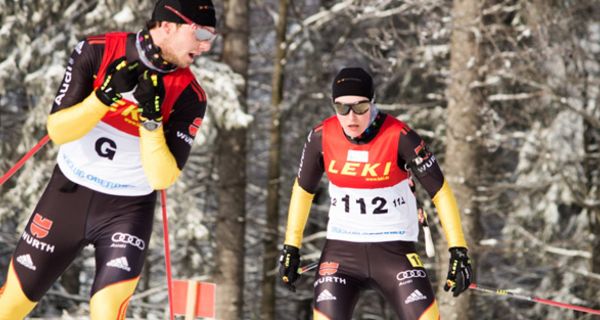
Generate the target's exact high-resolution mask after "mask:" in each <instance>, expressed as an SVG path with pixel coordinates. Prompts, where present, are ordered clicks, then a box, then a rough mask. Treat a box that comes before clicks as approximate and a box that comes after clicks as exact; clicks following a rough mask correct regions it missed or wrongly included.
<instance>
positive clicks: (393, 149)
mask: <svg viewBox="0 0 600 320" xmlns="http://www.w3.org/2000/svg"><path fill="white" fill-rule="evenodd" d="M373 96H374V88H373V81H372V78H371V76H370V75H369V74H368V73H367V72H366V71H365V70H363V69H361V68H344V69H342V70H341V71H340V72H339V73H338V74H337V75H336V77H335V79H334V81H333V84H332V97H333V108H334V110H335V113H336V114H335V115H334V116H332V117H330V118H328V119H326V120H325V121H323V122H322V123H321V124H319V125H318V126H316V127H315V128H314V129H313V130H312V131H311V132H310V133H309V135H308V139H307V141H306V143H305V145H304V150H303V152H302V159H301V160H300V167H299V170H298V175H297V178H296V181H295V182H294V186H293V190H292V197H291V200H290V206H289V212H288V221H287V228H286V234H285V240H284V245H283V249H282V251H281V255H280V258H279V261H280V268H279V273H280V277H281V280H282V282H283V283H284V285H285V286H286V287H287V288H289V289H291V290H295V287H294V282H295V281H296V280H297V279H298V276H299V275H298V267H299V265H300V248H301V244H302V238H303V232H304V228H305V225H306V222H307V219H308V215H309V211H310V207H311V203H312V199H313V197H314V194H315V192H316V189H317V186H318V184H319V181H320V179H321V177H322V175H323V173H326V174H327V177H328V179H329V195H330V199H331V203H330V209H329V221H328V225H327V236H326V238H327V239H326V241H325V244H324V247H323V250H322V253H321V257H320V260H319V267H318V269H317V271H316V279H315V282H314V296H313V306H314V309H313V310H314V311H313V318H314V319H315V320H324V319H351V318H352V312H353V309H354V306H355V305H356V302H357V300H358V297H359V294H360V292H361V291H362V290H364V289H366V288H372V289H375V290H377V291H378V292H380V293H381V294H382V295H383V296H384V297H385V299H386V300H387V301H388V303H389V304H390V305H391V306H392V308H393V309H394V310H395V312H396V314H397V316H398V318H400V319H406V320H409V319H410V320H417V319H420V320H437V319H439V311H438V307H437V302H436V300H435V297H434V291H433V290H432V288H431V284H430V282H429V276H428V275H427V272H426V270H425V268H424V266H423V264H422V262H421V260H420V259H419V256H418V254H417V253H416V250H415V242H416V241H417V240H418V234H419V224H418V218H417V217H418V216H417V204H416V199H415V196H414V195H413V192H412V190H411V187H410V184H409V181H410V175H411V174H412V175H414V176H415V177H416V179H417V180H419V182H420V183H421V185H422V186H423V187H424V188H425V189H426V190H427V192H428V193H429V195H430V196H431V198H432V200H433V203H434V204H435V206H436V209H437V211H438V214H439V217H440V221H441V223H442V227H443V229H444V231H445V235H446V239H447V241H448V245H449V253H450V265H449V270H448V276H447V280H446V285H445V287H444V289H445V290H446V291H448V290H451V291H452V292H453V295H454V296H458V295H459V294H460V293H461V292H463V291H465V290H466V289H467V288H468V287H469V284H470V282H471V280H472V276H473V275H472V270H471V264H470V260H469V257H468V255H467V244H466V241H465V238H464V235H463V231H462V226H461V222H460V214H459V211H458V208H457V205H456V200H455V198H454V195H453V193H452V190H451V189H450V186H449V185H448V183H447V181H446V180H445V179H444V176H443V174H442V171H441V169H440V167H439V165H438V162H437V161H436V158H435V156H434V155H433V153H432V152H431V151H430V150H429V149H428V148H427V146H426V145H425V143H424V141H423V140H422V139H421V137H420V136H419V135H418V134H417V133H416V132H415V131H414V130H412V129H411V128H410V127H408V126H407V125H406V124H405V123H403V122H402V121H399V120H397V119H395V118H394V117H392V116H390V115H388V114H386V113H383V112H381V111H379V110H378V109H377V106H376V105H375V104H374V103H373Z"/></svg>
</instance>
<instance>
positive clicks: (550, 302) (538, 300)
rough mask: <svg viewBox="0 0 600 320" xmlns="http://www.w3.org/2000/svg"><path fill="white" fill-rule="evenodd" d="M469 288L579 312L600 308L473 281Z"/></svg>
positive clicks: (598, 311) (593, 311)
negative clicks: (496, 287) (487, 286)
mask: <svg viewBox="0 0 600 320" xmlns="http://www.w3.org/2000/svg"><path fill="white" fill-rule="evenodd" d="M469 289H473V290H476V291H480V292H485V293H489V294H493V295H497V296H507V297H511V298H515V299H519V300H526V301H531V302H536V303H541V304H545V305H549V306H553V307H557V308H563V309H570V310H575V311H579V312H585V313H590V314H597V315H600V310H596V309H591V308H587V307H582V306H576V305H572V304H568V303H563V302H558V301H553V300H548V299H542V298H537V297H532V296H526V295H522V294H518V293H514V292H512V291H509V290H501V289H494V288H486V287H481V286H479V285H478V284H475V283H471V285H470V286H469Z"/></svg>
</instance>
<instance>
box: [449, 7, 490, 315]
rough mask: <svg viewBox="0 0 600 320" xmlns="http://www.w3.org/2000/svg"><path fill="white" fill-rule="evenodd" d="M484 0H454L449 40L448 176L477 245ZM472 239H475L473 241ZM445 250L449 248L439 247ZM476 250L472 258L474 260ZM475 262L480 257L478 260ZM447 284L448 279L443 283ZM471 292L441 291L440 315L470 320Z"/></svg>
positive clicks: (464, 220) (469, 234)
mask: <svg viewBox="0 0 600 320" xmlns="http://www.w3.org/2000/svg"><path fill="white" fill-rule="evenodd" d="M480 11H481V3H480V1H478V0H455V1H454V6H453V8H452V22H453V29H452V36H451V40H450V83H449V86H448V110H447V111H448V118H447V121H446V122H447V133H446V161H445V166H444V169H445V170H444V171H445V174H446V179H447V180H448V183H449V184H450V186H451V187H452V188H453V189H454V193H455V194H456V200H457V202H458V206H459V208H460V209H461V212H462V224H463V229H464V231H465V235H466V236H467V239H468V241H467V243H469V244H470V245H471V249H473V245H474V242H473V240H477V237H476V236H475V232H476V230H477V219H478V209H477V205H476V203H475V202H474V198H475V196H476V186H477V180H478V169H479V155H478V147H477V136H476V135H477V130H478V128H479V126H480V123H481V120H480V115H479V108H480V106H481V105H482V102H483V98H482V96H481V94H480V93H479V92H478V90H476V89H473V88H472V86H471V85H472V83H473V82H475V81H477V80H478V78H479V76H478V65H480V64H481V57H480V53H479V43H478V39H477V37H476V36H475V34H474V32H476V30H477V28H479V18H480ZM469 240H470V241H469ZM440 252H446V248H444V249H443V250H440ZM473 253H474V252H473V250H471V253H470V256H471V258H472V259H473V258H475V256H474V255H473ZM442 256H443V257H444V259H442V260H441V262H440V263H441V265H440V272H441V274H440V278H441V279H445V272H446V271H447V266H448V262H447V257H448V255H447V254H442ZM475 261H476V259H475ZM441 283H442V284H443V281H442V282H441ZM469 298H470V296H469V295H468V294H463V295H461V296H460V297H459V298H456V299H455V298H453V297H451V295H449V294H446V293H442V294H439V295H438V301H439V303H440V314H441V315H442V316H443V317H444V319H468V316H467V315H468V314H469V310H470V306H469Z"/></svg>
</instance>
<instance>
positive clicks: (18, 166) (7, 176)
mask: <svg viewBox="0 0 600 320" xmlns="http://www.w3.org/2000/svg"><path fill="white" fill-rule="evenodd" d="M49 140H50V137H49V136H48V135H45V136H44V137H43V138H42V139H41V140H40V141H39V142H38V143H37V144H36V145H35V146H33V148H31V150H29V151H28V152H27V153H26V154H25V155H24V156H23V157H22V158H21V159H19V161H17V163H16V164H15V165H14V166H13V167H12V168H10V169H9V170H8V171H7V172H6V173H5V174H4V175H3V176H2V177H1V178H0V186H1V185H3V184H4V183H5V182H6V181H7V180H8V179H10V177H12V175H13V174H15V172H17V171H18V170H19V169H21V167H22V166H23V165H24V164H25V162H26V161H27V160H29V158H31V156H33V155H34V154H35V153H36V152H38V151H39V150H40V149H41V148H42V147H43V146H44V145H45V144H46V143H48V141H49Z"/></svg>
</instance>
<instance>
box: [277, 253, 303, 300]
mask: <svg viewBox="0 0 600 320" xmlns="http://www.w3.org/2000/svg"><path fill="white" fill-rule="evenodd" d="M299 266H300V249H298V248H296V247H294V246H290V245H287V244H284V245H283V249H282V250H281V255H280V256H279V276H280V277H281V281H283V284H284V285H285V287H286V288H287V289H288V290H290V291H292V292H295V291H296V286H294V282H296V280H298V278H299V277H300V275H299V274H298V267H299Z"/></svg>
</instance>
